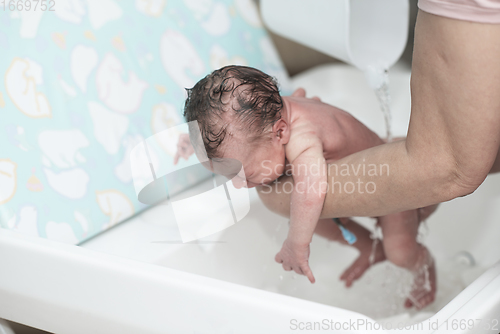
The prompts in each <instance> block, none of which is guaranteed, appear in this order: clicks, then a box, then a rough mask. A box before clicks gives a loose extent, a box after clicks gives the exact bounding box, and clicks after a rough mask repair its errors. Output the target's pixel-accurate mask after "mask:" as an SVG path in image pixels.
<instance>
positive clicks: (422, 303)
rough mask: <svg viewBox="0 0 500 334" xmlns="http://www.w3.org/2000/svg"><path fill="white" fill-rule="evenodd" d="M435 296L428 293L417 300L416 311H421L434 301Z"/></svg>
mask: <svg viewBox="0 0 500 334" xmlns="http://www.w3.org/2000/svg"><path fill="white" fill-rule="evenodd" d="M434 298H435V294H434V293H429V294H427V295H425V296H424V297H422V298H420V299H419V300H418V305H416V306H417V310H420V309H423V308H424V307H426V306H427V305H429V304H431V303H432V302H433V301H434Z"/></svg>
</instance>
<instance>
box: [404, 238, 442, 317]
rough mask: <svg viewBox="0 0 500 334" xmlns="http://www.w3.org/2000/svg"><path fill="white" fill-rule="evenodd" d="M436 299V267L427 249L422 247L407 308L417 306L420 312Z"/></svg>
mask: <svg viewBox="0 0 500 334" xmlns="http://www.w3.org/2000/svg"><path fill="white" fill-rule="evenodd" d="M435 297H436V267H435V265H434V259H433V258H432V255H431V254H430V253H429V251H428V250H427V248H425V247H424V246H422V247H421V248H420V254H419V258H418V261H417V264H416V265H415V270H414V271H413V284H412V291H411V292H410V296H409V297H408V299H407V300H406V302H405V307H407V308H409V307H412V306H415V307H416V308H417V309H418V310H420V309H422V308H424V307H426V306H427V305H429V304H430V303H432V302H433V301H434V298H435Z"/></svg>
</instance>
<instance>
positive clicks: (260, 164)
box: [224, 141, 285, 188]
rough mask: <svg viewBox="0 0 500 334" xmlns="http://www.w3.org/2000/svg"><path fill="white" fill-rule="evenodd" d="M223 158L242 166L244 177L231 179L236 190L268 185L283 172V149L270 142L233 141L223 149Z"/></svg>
mask: <svg viewBox="0 0 500 334" xmlns="http://www.w3.org/2000/svg"><path fill="white" fill-rule="evenodd" d="M224 158H233V159H237V160H239V161H240V162H241V163H242V165H243V171H244V176H243V175H242V174H238V175H237V176H236V177H234V178H233V185H234V186H235V187H236V188H241V187H247V188H253V187H256V186H259V185H264V184H269V183H271V182H272V181H274V180H276V179H277V178H278V177H279V176H280V175H282V174H283V172H284V170H285V148H284V146H283V145H274V144H273V143H271V142H264V143H254V144H248V143H242V142H240V143H237V142H234V141H233V142H232V143H231V144H227V146H226V147H225V149H224Z"/></svg>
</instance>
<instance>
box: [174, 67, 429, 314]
mask: <svg viewBox="0 0 500 334" xmlns="http://www.w3.org/2000/svg"><path fill="white" fill-rule="evenodd" d="M184 116H185V117H186V120H187V121H188V122H189V121H194V120H196V121H198V125H199V127H200V131H201V135H202V139H203V142H204V146H205V149H206V153H207V156H208V158H210V159H212V160H214V161H216V160H217V159H223V158H233V159H237V160H239V161H240V162H241V163H242V164H243V170H244V172H245V175H246V177H245V179H240V180H239V181H238V180H236V181H233V182H234V183H235V186H237V187H240V186H246V187H248V188H251V187H256V186H260V187H270V184H271V183H272V182H273V181H275V180H277V179H278V178H279V177H280V176H281V175H283V174H288V175H290V174H291V175H292V177H293V183H294V186H293V191H292V193H291V205H290V207H291V210H290V229H289V233H288V236H287V238H286V240H285V241H284V243H283V246H282V248H281V250H280V251H279V253H278V254H277V255H276V257H275V260H276V261H277V262H278V263H282V264H283V268H284V269H285V270H294V271H295V272H297V273H299V274H303V275H306V276H307V277H308V278H309V280H310V281H311V283H314V281H315V279H314V276H313V274H312V271H311V269H310V267H309V264H308V259H309V244H310V242H311V239H312V235H313V233H314V232H316V233H318V234H319V235H322V236H324V237H326V238H329V239H330V240H337V241H340V242H342V243H346V242H345V241H344V239H343V238H342V234H341V231H340V230H339V227H338V226H337V225H336V224H335V223H334V222H333V220H332V219H319V217H320V213H321V210H322V207H323V202H324V198H325V194H326V191H327V164H328V163H329V162H332V161H335V160H337V159H340V158H342V157H345V156H347V155H350V154H352V153H355V152H358V151H361V150H364V149H367V148H369V147H372V146H376V145H381V144H383V143H384V141H383V140H382V139H380V138H379V137H378V136H377V135H376V134H375V133H374V132H372V131H371V130H369V129H368V128H367V127H366V126H364V125H363V124H362V123H360V122H359V121H358V120H356V119H355V118H354V117H353V116H351V115H350V114H348V113H347V112H345V111H342V110H340V109H338V108H335V107H333V106H331V105H328V104H326V103H322V102H321V101H320V99H319V98H312V99H308V98H306V97H305V91H304V90H303V89H298V90H296V91H295V92H294V93H293V94H292V96H287V97H281V96H280V94H279V90H278V87H277V84H276V82H275V80H274V79H273V78H272V77H270V76H268V75H267V74H265V73H263V72H261V71H259V70H257V69H254V68H250V67H245V66H227V67H223V68H221V69H219V70H216V71H214V72H212V73H211V74H209V75H208V76H206V77H205V78H203V79H202V80H200V81H199V82H198V83H197V84H196V85H195V86H194V87H193V88H192V89H189V90H188V98H187V100H186V103H185V109H184ZM180 142H181V143H185V141H180ZM181 146H182V144H181ZM179 152H180V153H179ZM179 152H178V155H177V156H176V158H175V161H177V160H178V158H179V156H182V154H183V153H182V152H189V153H191V152H192V151H190V150H186V149H185V148H181V150H179ZM189 153H188V154H189ZM184 157H185V156H184ZM313 171H314V172H313ZM235 179H237V178H235ZM311 185H313V186H311ZM434 209H435V207H428V208H423V209H420V210H410V211H405V212H401V213H397V214H391V215H387V216H383V217H378V218H377V220H378V225H379V226H380V227H381V229H382V233H383V240H382V244H380V243H379V244H378V245H376V248H374V249H373V250H372V244H373V240H372V239H371V238H370V232H369V231H368V230H367V229H365V228H364V227H362V226H361V225H359V224H357V223H355V222H353V221H352V220H350V219H348V218H341V222H342V223H343V225H344V226H345V227H347V228H348V229H349V230H350V231H351V232H352V233H353V234H355V236H356V238H357V241H356V242H355V243H354V244H353V246H354V247H355V248H356V249H358V250H359V252H360V255H359V257H358V259H357V260H356V261H355V262H354V263H353V264H352V265H351V266H350V267H349V268H348V269H347V270H346V271H345V272H344V274H343V275H342V277H341V279H342V280H344V281H345V283H346V285H347V286H350V285H351V284H352V282H353V281H354V280H356V279H358V278H359V277H361V275H362V274H363V273H364V272H365V271H366V269H368V267H369V266H370V265H371V264H373V263H375V262H379V261H383V260H385V259H388V260H389V261H391V262H392V263H394V264H395V265H397V266H400V267H403V268H406V269H408V270H410V271H411V272H412V273H413V274H414V284H413V286H412V292H411V293H410V296H409V298H408V300H407V301H406V306H407V307H411V306H412V305H414V306H416V307H417V308H422V307H424V306H426V305H428V304H429V303H431V302H432V301H433V300H434V296H435V292H436V275H435V267H434V261H433V259H432V256H431V255H430V253H429V251H428V250H427V248H425V247H424V246H423V245H422V244H420V243H418V242H417V239H416V238H417V231H418V225H419V222H420V221H421V220H422V219H425V218H426V217H427V216H428V215H430V213H432V211H433V210H434Z"/></svg>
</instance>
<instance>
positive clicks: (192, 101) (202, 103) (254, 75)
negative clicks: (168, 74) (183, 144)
mask: <svg viewBox="0 0 500 334" xmlns="http://www.w3.org/2000/svg"><path fill="white" fill-rule="evenodd" d="M186 90H187V93H188V97H187V99H186V103H185V105H184V117H185V118H186V121H188V122H191V121H194V120H196V121H198V125H199V128H200V131H201V136H202V138H203V143H204V145H205V149H206V152H207V156H208V158H220V157H221V152H219V147H220V146H221V144H222V142H223V141H224V138H225V137H226V135H227V126H228V125H229V123H239V125H241V126H242V127H243V128H245V129H247V133H248V140H249V142H255V141H258V140H262V139H264V138H267V136H265V134H267V133H269V131H270V127H271V126H272V125H273V124H274V123H275V122H276V121H278V120H279V119H280V118H281V110H282V108H283V101H282V99H281V96H280V94H279V88H278V84H277V81H276V79H275V78H273V77H271V76H269V75H267V74H265V73H264V72H262V71H259V70H257V69H255V68H252V67H247V66H236V65H231V66H226V67H222V68H220V69H218V70H216V71H213V72H212V73H210V74H209V75H207V76H206V77H204V78H203V79H201V80H200V81H198V83H197V84H196V85H195V86H194V87H193V88H191V89H186ZM190 133H192V132H191V131H190ZM192 140H193V138H192Z"/></svg>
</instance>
